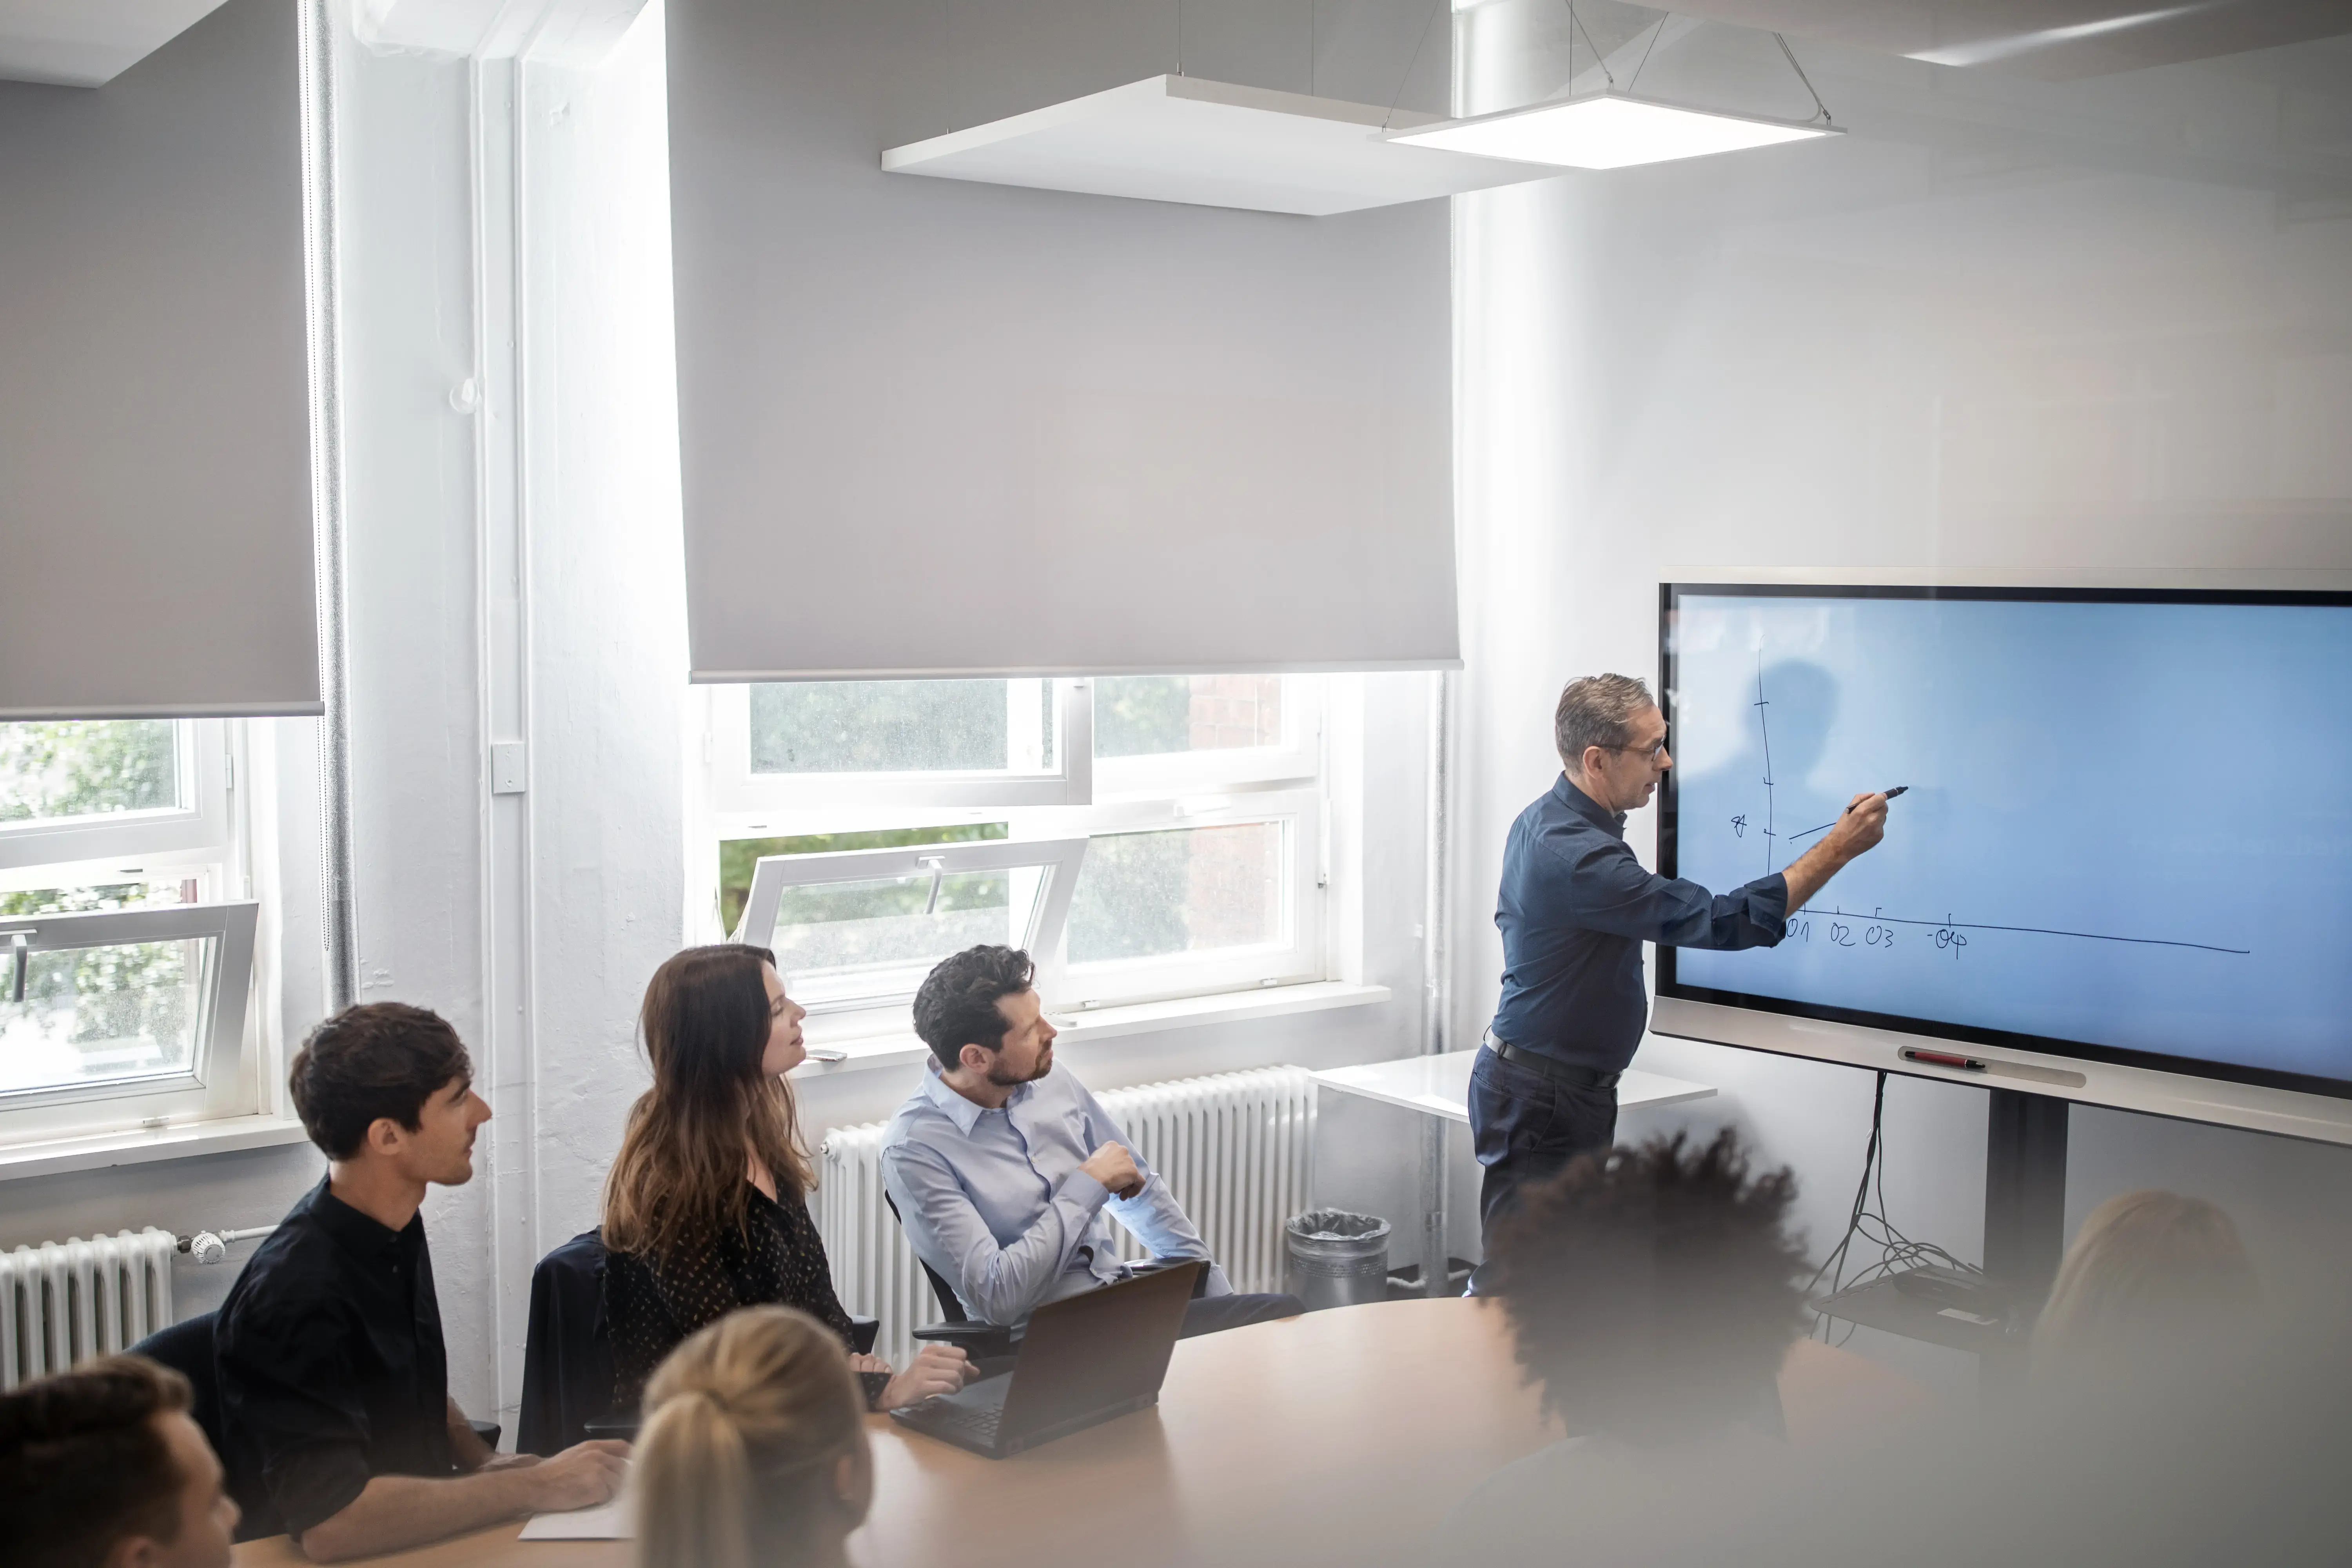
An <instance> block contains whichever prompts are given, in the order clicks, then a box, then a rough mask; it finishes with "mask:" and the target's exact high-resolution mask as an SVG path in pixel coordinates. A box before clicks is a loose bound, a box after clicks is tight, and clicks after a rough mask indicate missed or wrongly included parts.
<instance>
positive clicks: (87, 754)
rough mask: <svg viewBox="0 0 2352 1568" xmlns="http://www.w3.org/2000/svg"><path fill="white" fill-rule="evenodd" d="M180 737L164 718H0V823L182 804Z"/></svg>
mask: <svg viewBox="0 0 2352 1568" xmlns="http://www.w3.org/2000/svg"><path fill="white" fill-rule="evenodd" d="M181 742H182V732H181V726H180V725H179V724H178V723H177V722H176V721H172V720H168V719H126V720H106V721H94V722H55V723H52V722H46V721H45V722H38V723H18V724H0V824H6V823H19V822H27V823H29V822H71V821H74V820H77V819H81V818H88V817H102V816H116V815H119V814H121V813H124V812H147V811H177V810H181V809H183V808H184V806H185V805H187V804H188V803H187V802H186V800H185V798H184V796H185V793H186V791H185V781H184V778H183V775H182V768H181V755H180V753H181Z"/></svg>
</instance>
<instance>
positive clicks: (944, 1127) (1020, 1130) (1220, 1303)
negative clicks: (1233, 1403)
mask: <svg viewBox="0 0 2352 1568" xmlns="http://www.w3.org/2000/svg"><path fill="white" fill-rule="evenodd" d="M1033 973H1034V969H1033V966H1032V965H1031V963H1030V961H1029V955H1028V954H1027V953H1025V952H1020V951H1019V950H1018V949H1015V948H1009V947H975V948H971V949H969V950H967V951H965V952H960V953H957V954H956V955H955V956H954V957H952V958H950V959H948V960H946V961H945V962H943V963H940V965H939V967H938V968H936V969H934V970H932V971H931V973H929V975H928V976H926V977H925V979H924V981H923V984H922V987H921V988H920V989H919V990H918V991H917V992H916V993H915V1032H916V1033H917V1034H918V1035H920V1036H921V1037H922V1038H923V1043H924V1044H925V1045H927V1046H929V1047H930V1048H931V1056H932V1058H933V1059H932V1060H930V1061H929V1062H926V1063H924V1065H923V1084H922V1087H921V1088H920V1089H917V1090H916V1091H915V1094H914V1097H913V1098H912V1099H910V1100H908V1101H907V1103H906V1104H905V1105H903V1106H901V1107H900V1108H899V1110H898V1115H897V1117H895V1118H894V1119H893V1120H892V1121H891V1123H890V1129H889V1131H888V1132H887V1134H886V1135H885V1136H884V1139H883V1148H882V1181H883V1184H884V1186H885V1187H887V1189H888V1191H889V1194H890V1198H891V1201H892V1202H893V1203H895V1204H896V1205H898V1217H899V1220H900V1221H901V1223H903V1224H904V1225H905V1226H906V1227H907V1237H908V1240H909V1241H911V1242H913V1243H914V1247H915V1251H916V1253H917V1255H918V1256H919V1257H920V1258H922V1260H923V1261H924V1262H925V1263H927V1264H929V1266H930V1267H931V1268H932V1269H933V1270H935V1271H936V1272H937V1273H938V1274H939V1275H940V1278H941V1279H946V1280H948V1281H950V1283H951V1284H952V1285H953V1286H954V1288H955V1292H956V1296H957V1298H958V1299H959V1300H961V1301H962V1302H963V1306H964V1310H966V1311H967V1312H969V1313H971V1316H972V1317H974V1318H976V1319H978V1320H980V1321H983V1322H990V1323H1004V1324H1015V1323H1020V1322H1024V1321H1026V1320H1027V1319H1028V1316H1029V1314H1030V1313H1031V1312H1033V1311H1034V1310H1037V1308H1039V1307H1041V1306H1043V1305H1044V1304H1045V1303H1046V1302H1048V1301H1055V1300H1061V1299H1062V1298H1063V1297H1066V1296H1074V1295H1076V1294H1077V1293H1078V1292H1080V1291H1083V1290H1092V1289H1097V1288H1099V1287H1101V1286H1104V1285H1108V1284H1110V1283H1111V1282H1113V1281H1114V1280H1118V1279H1124V1278H1125V1277H1126V1276H1127V1274H1128V1272H1129V1270H1128V1267H1127V1266H1126V1265H1125V1264H1122V1263H1121V1262H1120V1261H1119V1260H1118V1256H1117V1253H1116V1251H1115V1248H1114V1244H1113V1239H1112V1235H1111V1228H1110V1221H1109V1219H1108V1217H1107V1216H1106V1215H1104V1213H1103V1211H1104V1210H1105V1209H1106V1208H1108V1210H1109V1211H1110V1212H1111V1214H1114V1215H1118V1219H1119V1222H1120V1223H1121V1224H1122V1225H1124V1226H1127V1228H1128V1229H1129V1231H1131V1232H1133V1233H1134V1235H1135V1237H1136V1239H1138V1240H1139V1241H1140V1242H1142V1243H1143V1245H1144V1246H1145V1247H1149V1248H1150V1250H1151V1254H1152V1256H1153V1257H1154V1258H1208V1256H1209V1249H1208V1247H1207V1246H1206V1245H1204V1244H1203V1243H1202V1240H1201V1233H1200V1232H1199V1231H1197V1230H1195V1229H1194V1228H1193V1227H1192V1221H1191V1220H1189V1219H1187V1218H1186V1217H1185V1216H1184V1211H1183V1209H1182V1208H1181V1206H1179V1205H1178V1204H1177V1202H1176V1198H1175V1195H1174V1194H1171V1192H1169V1190H1168V1184H1167V1183H1166V1182H1164V1181H1162V1180H1160V1177H1159V1176H1157V1175H1155V1174H1154V1173H1152V1170H1151V1168H1150V1166H1149V1165H1147V1164H1145V1163H1143V1161H1142V1160H1141V1159H1139V1157H1138V1156H1137V1155H1136V1154H1135V1152H1133V1151H1132V1150H1130V1149H1129V1148H1128V1146H1127V1143H1126V1140H1125V1136H1124V1135H1123V1134H1122V1133H1121V1132H1120V1131H1119V1130H1118V1123H1117V1122H1115V1121H1112V1120H1111V1119H1110V1115H1109V1113H1108V1112H1107V1111H1105V1110H1103V1108H1102V1105H1101V1102H1099V1101H1098V1100H1096V1099H1095V1097H1094V1096H1093V1095H1091V1094H1088V1093H1087V1089H1086V1086H1085V1085H1084V1084H1082V1083H1080V1082H1078V1080H1077V1079H1076V1078H1073V1077H1072V1076H1071V1075H1070V1074H1069V1073H1068V1072H1066V1071H1056V1070H1055V1068H1054V1037H1055V1028H1054V1026H1053V1025H1052V1024H1051V1023H1049V1022H1047V1021H1046V1018H1045V1011H1044V1004H1043V1003H1042V1002H1041V1001H1040V999H1039V998H1038V995H1037V993H1036V992H1035V991H1034V990H1033V989H1032V988H1031V986H1030V980H1031V976H1032V974H1033ZM1203 1278H1204V1279H1205V1285H1204V1287H1203V1289H1202V1293H1201V1295H1200V1296H1199V1297H1198V1298H1197V1299H1196V1300H1193V1302H1192V1305H1191V1306H1190V1307H1189V1308H1188V1309H1187V1310H1186V1311H1185V1314H1184V1329H1183V1332H1184V1333H1185V1334H1186V1335H1187V1336H1190V1335H1192V1334H1204V1333H1213V1332H1215V1331H1218V1330H1221V1329H1234V1328H1239V1327H1241V1326H1242V1325H1243V1324H1244V1323H1255V1322H1263V1321H1266V1320H1269V1319H1273V1318H1287V1317H1292V1316H1295V1315H1296V1314H1297V1313H1299V1312H1302V1311H1304V1310H1306V1309H1305V1308H1304V1307H1303V1306H1301V1305H1300V1303H1299V1300H1298V1298H1297V1297H1296V1296H1283V1295H1235V1294H1234V1289H1233V1287H1232V1285H1230V1284H1228V1283H1227V1282H1226V1279H1225V1274H1224V1270H1223V1269H1222V1268H1218V1267H1217V1266H1216V1265H1215V1263H1214V1262H1211V1263H1210V1265H1209V1268H1208V1269H1207V1270H1206V1272H1205V1274H1204V1276H1203Z"/></svg>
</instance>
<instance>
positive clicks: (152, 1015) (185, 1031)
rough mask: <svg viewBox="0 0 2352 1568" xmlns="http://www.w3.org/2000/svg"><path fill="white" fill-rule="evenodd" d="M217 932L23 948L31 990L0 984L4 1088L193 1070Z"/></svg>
mask: <svg viewBox="0 0 2352 1568" xmlns="http://www.w3.org/2000/svg"><path fill="white" fill-rule="evenodd" d="M219 948H220V943H219V942H218V940H217V939H215V938H210V937H191V938H188V939H185V940H184V941H179V942H123V943H121V944H118V945H110V946H107V947H84V948H74V949H70V950H68V951H65V952H35V953H27V954H26V963H25V971H26V973H25V986H24V996H23V999H22V1000H21V1001H18V1000H15V999H14V995H15V990H14V983H13V976H12V977H11V981H10V984H9V987H8V989H7V990H5V991H0V1093H8V1092H13V1091H16V1090H20V1089H58V1088H65V1087H68V1086H72V1085H77V1084H99V1083H123V1082H129V1081H131V1080H133V1079H152V1078H163V1077H170V1076H173V1075H176V1074H186V1073H189V1072H191V1071H193V1070H194V1064H195V1060H196V1054H197V1050H196V1047H197V1045H198V1043H199V1042H198V1033H199V1031H200V1029H201V1028H202V1026H203V1025H204V1023H205V1006H204V999H205V990H206V988H207V984H208V983H209V982H210V980H211V978H212V976H213V974H214V973H215V969H216V967H217V965H218V963H219Z"/></svg>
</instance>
